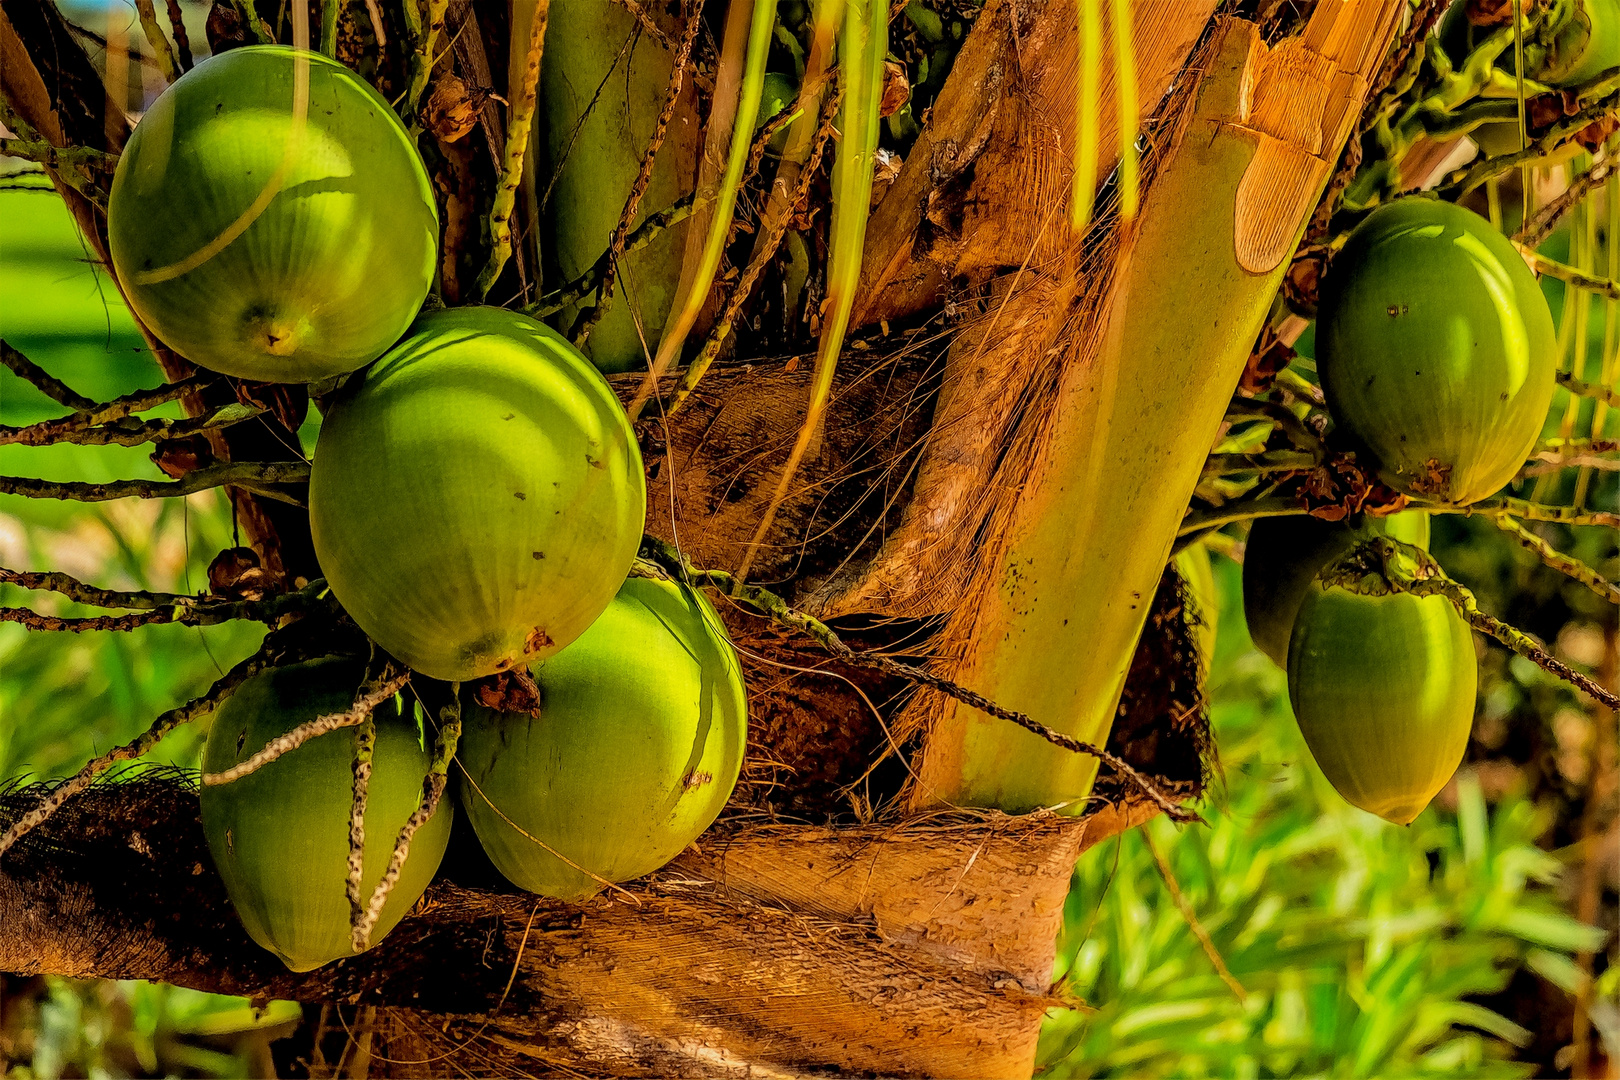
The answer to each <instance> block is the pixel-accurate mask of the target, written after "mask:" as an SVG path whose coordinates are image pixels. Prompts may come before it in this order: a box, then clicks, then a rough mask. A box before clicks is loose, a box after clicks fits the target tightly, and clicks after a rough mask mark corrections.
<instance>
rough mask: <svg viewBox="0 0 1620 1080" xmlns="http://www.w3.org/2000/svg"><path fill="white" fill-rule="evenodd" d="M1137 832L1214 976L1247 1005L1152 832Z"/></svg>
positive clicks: (1242, 993)
mask: <svg viewBox="0 0 1620 1080" xmlns="http://www.w3.org/2000/svg"><path fill="white" fill-rule="evenodd" d="M1138 831H1139V832H1140V833H1141V834H1142V839H1143V840H1144V841H1145V842H1146V843H1147V848H1148V851H1150V852H1152V853H1153V861H1154V862H1156V863H1158V864H1159V876H1160V877H1162V878H1163V879H1164V884H1165V888H1167V889H1169V890H1170V899H1172V900H1174V901H1175V903H1176V907H1177V908H1178V909H1179V910H1180V911H1181V917H1182V918H1183V919H1186V920H1187V926H1188V927H1189V928H1190V929H1191V930H1192V932H1193V936H1194V937H1196V938H1197V939H1198V944H1200V945H1202V946H1203V947H1204V955H1205V956H1207V957H1209V962H1210V963H1211V964H1214V965H1215V974H1217V975H1219V976H1220V977H1221V982H1223V983H1225V984H1226V986H1227V989H1229V990H1231V991H1232V993H1233V994H1235V995H1237V999H1238V1001H1240V1002H1243V1003H1244V1004H1247V1003H1248V1000H1249V992H1248V991H1247V990H1245V989H1243V984H1242V983H1240V982H1238V981H1237V979H1236V978H1235V977H1234V976H1233V975H1232V971H1231V969H1230V968H1228V967H1227V966H1226V961H1225V960H1223V959H1222V958H1221V954H1220V951H1219V950H1218V949H1216V948H1215V942H1214V940H1213V939H1211V938H1210V936H1209V931H1207V930H1205V929H1204V924H1203V923H1201V922H1199V921H1198V916H1197V915H1196V914H1195V913H1194V912H1193V906H1192V903H1191V902H1190V901H1189V900H1188V899H1187V897H1186V896H1184V895H1183V894H1182V892H1181V883H1180V882H1179V881H1177V880H1176V875H1175V873H1174V872H1173V871H1172V870H1171V869H1170V862H1169V860H1167V859H1166V858H1165V857H1164V853H1163V852H1162V851H1160V850H1159V845H1158V844H1157V843H1155V842H1154V840H1153V831H1152V830H1151V829H1140V830H1138Z"/></svg>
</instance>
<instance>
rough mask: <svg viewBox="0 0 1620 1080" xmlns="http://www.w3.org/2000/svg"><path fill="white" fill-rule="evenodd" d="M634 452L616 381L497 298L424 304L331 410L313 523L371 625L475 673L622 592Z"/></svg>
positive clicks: (412, 656) (633, 510)
mask: <svg viewBox="0 0 1620 1080" xmlns="http://www.w3.org/2000/svg"><path fill="white" fill-rule="evenodd" d="M646 506H647V488H646V482H645V480H644V478H643V476H642V470H641V453H640V451H639V450H638V449H637V448H636V440H635V435H634V433H633V432H632V431H631V429H630V423H629V421H628V420H627V419H626V417H625V414H624V409H623V407H622V406H620V404H619V402H618V399H617V398H615V397H614V396H613V391H612V389H611V388H610V387H609V386H608V384H607V382H606V380H604V379H603V378H602V376H601V375H600V374H599V373H598V372H597V370H596V369H595V368H594V367H592V366H591V364H590V362H589V361H588V360H586V359H585V358H584V357H583V356H581V355H580V354H579V353H578V351H576V350H575V349H574V348H573V346H571V345H569V344H568V342H567V341H566V340H565V339H564V338H563V337H562V336H561V335H559V334H557V333H556V332H555V331H553V330H551V329H550V328H549V327H546V326H543V325H541V324H540V323H537V322H535V321H534V320H532V319H528V318H525V317H523V316H522V315H518V314H516V313H514V312H510V311H503V310H501V309H499V308H451V309H448V310H444V311H436V312H432V313H430V314H427V315H424V316H423V317H422V318H421V319H420V320H418V322H417V323H416V325H415V326H414V327H412V329H411V332H410V334H409V335H408V336H407V337H406V338H405V340H403V341H401V342H400V343H399V344H398V345H397V346H396V347H395V348H393V349H392V350H390V351H389V352H388V354H387V355H385V356H384V357H383V358H382V359H380V360H378V361H377V363H376V364H374V365H372V366H371V367H370V368H369V369H367V370H366V371H365V373H364V374H363V375H361V376H359V377H357V378H356V379H354V380H353V381H351V383H350V384H349V386H347V387H345V388H344V391H343V392H342V394H341V395H340V397H339V399H338V400H337V401H335V402H334V403H333V404H332V405H331V406H330V408H329V409H328V411H327V414H326V418H325V422H324V423H323V424H322V427H321V434H320V439H319V441H318V442H317V444H316V448H315V461H314V466H313V469H312V472H311V475H310V484H309V519H310V533H311V535H312V536H313V538H314V541H315V553H316V555H317V557H318V558H319V559H320V564H321V570H322V572H323V573H325V575H326V580H327V582H328V583H329V584H330V585H331V587H332V592H333V594H334V595H336V596H337V598H338V602H339V603H341V604H342V605H343V607H344V610H346V611H347V612H348V613H349V615H350V616H351V617H352V618H353V619H354V621H355V622H356V623H358V624H359V626H360V628H361V629H362V630H364V631H365V632H366V633H367V634H369V635H370V636H371V638H372V640H374V641H376V642H377V644H379V645H381V646H382V647H383V648H384V649H386V650H388V652H390V653H392V654H393V655H394V656H397V657H399V659H401V660H402V661H404V662H405V663H406V664H408V665H410V666H411V667H412V668H414V669H415V670H417V671H420V672H422V673H423V674H424V675H430V676H432V677H433V678H435V679H443V680H444V681H446V682H465V681H468V680H471V679H476V678H479V677H481V676H484V675H491V674H494V673H495V672H497V671H505V670H507V669H509V668H511V667H513V666H515V665H517V664H520V663H524V662H526V661H533V660H540V659H544V658H545V657H547V656H550V655H551V654H552V653H555V652H556V651H557V650H558V649H560V648H562V647H563V646H564V645H567V644H568V643H569V642H570V641H573V640H574V639H575V638H576V637H578V636H579V635H580V634H582V633H584V631H585V628H586V627H588V626H590V625H591V623H592V622H593V621H594V620H595V619H596V617H597V616H598V615H600V614H601V613H602V609H603V608H605V607H606V606H607V604H608V601H610V600H612V599H613V595H614V592H615V591H616V590H617V589H618V587H619V584H620V583H621V582H623V581H624V577H625V574H626V573H628V572H629V570H630V564H631V562H632V561H633V560H634V559H635V555H636V548H637V546H638V545H639V544H640V542H641V531H642V522H643V519H644V517H645V515H646Z"/></svg>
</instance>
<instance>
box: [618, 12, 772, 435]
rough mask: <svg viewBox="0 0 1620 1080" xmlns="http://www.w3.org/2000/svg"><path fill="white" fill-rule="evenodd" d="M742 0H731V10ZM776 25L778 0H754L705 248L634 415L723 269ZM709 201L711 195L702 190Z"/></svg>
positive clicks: (666, 367) (674, 359) (667, 366)
mask: <svg viewBox="0 0 1620 1080" xmlns="http://www.w3.org/2000/svg"><path fill="white" fill-rule="evenodd" d="M742 2H743V0H732V5H733V7H732V10H733V11H734V12H736V11H740V10H741V9H740V8H738V7H737V5H738V4H741V3H742ZM775 26H776V4H775V3H774V2H773V0H752V10H751V16H750V23H749V28H748V52H747V56H746V59H745V61H744V66H743V78H742V85H741V86H740V87H739V88H738V96H737V112H736V116H735V118H734V119H733V120H732V125H731V149H730V151H729V152H728V153H727V155H726V171H725V173H724V174H722V176H721V177H720V184H719V187H718V188H717V189H716V191H715V192H714V194H713V205H712V206H711V207H710V209H709V215H710V216H709V230H708V234H707V235H706V236H705V237H704V240H703V253H702V254H701V255H700V256H699V258H698V264H697V268H696V270H695V272H694V273H693V275H692V278H691V280H690V281H689V282H687V283H686V285H685V288H684V290H683V291H684V295H683V296H682V297H681V305H680V308H679V310H678V311H676V313H675V316H674V318H673V319H671V320H670V322H669V323H668V324H666V325H665V327H664V333H663V336H662V337H661V338H660V339H659V341H658V354H657V355H656V356H655V357H654V358H653V363H652V367H651V372H650V375H649V378H648V383H647V384H646V385H644V387H643V391H642V393H641V394H639V395H637V399H636V401H635V402H633V403H632V404H631V408H630V416H631V419H634V418H635V417H636V416H637V415H638V414H639V413H640V411H641V409H642V406H643V405H644V403H645V402H646V392H647V389H649V388H650V386H651V385H653V384H655V383H656V380H657V378H658V377H659V376H660V375H662V374H663V373H664V372H666V371H668V370H669V369H670V367H671V366H672V365H674V364H675V363H677V362H678V361H679V360H680V357H681V349H682V347H684V346H685V344H686V337H687V335H688V334H690V333H691V332H692V327H693V326H694V325H695V324H696V323H697V320H698V315H699V314H700V313H701V312H702V311H703V305H704V304H705V303H706V302H707V301H708V299H709V289H710V287H711V286H712V285H713V284H714V275H715V273H716V272H717V271H718V270H719V269H720V257H721V256H722V255H723V254H724V252H725V246H726V237H727V236H728V235H730V232H731V216H732V213H733V211H734V210H735V209H736V205H737V189H738V188H739V187H741V186H742V174H743V168H744V166H746V165H747V164H748V148H749V146H750V145H752V143H753V137H754V121H755V119H757V118H758V116H759V97H760V92H761V89H762V88H763V86H764V84H765V61H766V60H767V59H769V57H770V51H771V31H772V30H773V29H774V28H775ZM703 197H704V199H705V201H707V200H708V199H709V197H710V196H709V195H708V193H706V192H705V193H704V194H703Z"/></svg>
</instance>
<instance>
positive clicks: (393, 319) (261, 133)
mask: <svg viewBox="0 0 1620 1080" xmlns="http://www.w3.org/2000/svg"><path fill="white" fill-rule="evenodd" d="M295 57H302V58H303V59H306V60H307V61H308V63H309V112H308V118H307V121H306V123H305V126H304V129H303V140H302V143H301V146H300V149H299V150H298V151H297V152H296V153H295V154H293V155H292V156H291V157H290V158H288V156H287V154H286V145H287V140H288V136H289V134H290V133H291V131H292V130H293V128H294V125H295V119H294V117H293V111H292V99H293V69H294V63H295ZM284 161H286V162H287V164H288V166H289V168H288V171H287V172H286V173H285V175H284V177H283V180H282V183H281V186H280V189H279V191H278V192H277V193H276V194H275V196H274V197H273V198H272V199H271V200H270V202H269V204H268V205H267V206H266V207H265V208H264V210H263V212H262V213H260V214H259V215H258V216H257V217H256V218H253V219H252V224H250V225H248V226H247V229H246V231H245V232H242V233H241V235H240V236H238V237H236V238H235V239H234V240H231V241H230V242H229V243H227V244H226V245H225V246H224V247H223V248H221V249H220V250H219V251H218V252H217V253H216V254H214V255H212V256H211V257H209V258H207V259H206V260H204V261H203V262H201V263H200V264H198V265H196V266H195V268H193V269H189V270H186V271H185V272H184V273H180V274H179V275H178V276H174V277H170V278H169V279H168V280H148V278H149V277H150V276H151V275H152V274H154V273H161V272H162V271H163V270H164V269H165V268H175V269H178V268H180V267H181V264H183V263H184V262H185V261H186V260H188V259H191V258H192V257H194V256H195V255H197V254H198V253H200V252H202V251H204V249H206V248H207V247H208V246H209V245H210V244H212V243H214V242H216V241H217V239H218V238H219V237H221V236H222V235H223V234H225V233H226V231H227V230H228V229H229V228H230V227H231V226H232V224H233V223H235V222H237V221H238V219H240V218H241V217H242V216H243V214H244V212H246V211H248V209H249V208H250V207H251V206H253V204H254V202H255V200H256V199H258V198H259V196H260V195H261V193H262V192H264V191H265V190H266V187H267V184H268V183H269V182H270V181H271V179H272V178H273V177H274V176H275V175H276V174H277V172H278V171H279V170H281V168H282V166H283V162H284ZM107 233H108V238H109V241H110V245H111V249H112V261H113V267H114V268H115V269H116V270H117V272H118V279H119V281H120V283H121V284H122V285H123V287H124V292H125V295H126V296H128V298H129V302H130V306H131V307H133V308H134V309H135V311H136V313H137V314H138V315H140V317H141V319H142V320H143V321H144V322H145V323H146V324H147V325H148V326H150V327H151V328H152V330H153V331H154V332H155V333H156V334H157V336H158V337H159V338H161V339H162V340H163V342H164V343H165V344H166V345H168V346H169V347H170V348H172V349H174V350H175V351H176V352H179V353H180V354H181V355H182V356H184V357H186V358H187V359H188V360H191V361H193V362H194V363H197V364H200V365H202V366H203V367H206V368H211V369H212V370H214V371H220V372H224V373H225V374H227V375H235V376H237V377H239V378H244V379H256V380H261V381H267V382H307V381H312V380H315V379H321V378H325V377H327V376H330V375H339V374H342V373H343V372H346V371H353V370H354V369H356V368H358V367H361V366H362V365H365V364H368V363H370V362H371V361H372V360H375V359H376V358H377V357H378V356H380V355H381V354H382V352H383V350H385V349H387V348H388V347H389V346H390V345H392V344H393V343H394V342H395V341H397V340H399V336H400V335H401V334H402V333H404V332H405V328H406V327H408V326H409V325H410V323H411V320H412V319H413V318H415V316H416V313H417V310H418V309H419V308H420V307H421V306H422V298H423V297H424V296H426V295H427V291H428V287H429V286H430V285H431V284H432V282H433V270H434V262H435V251H436V245H437V237H438V214H437V211H436V210H435V206H434V199H433V191H432V187H431V185H430V184H429V182H428V176H427V171H426V170H425V169H424V168H423V166H422V161H421V158H419V157H418V156H417V153H416V149H415V147H414V146H413V145H412V144H411V139H410V136H409V135H407V134H406V132H405V129H404V127H403V126H401V124H400V122H399V119H398V118H397V117H396V116H395V115H394V111H393V110H392V109H391V108H389V106H388V103H387V102H386V101H384V100H383V99H382V98H381V97H380V96H378V94H377V92H376V91H375V90H373V89H372V88H371V87H370V86H369V85H367V83H366V81H365V80H364V79H362V78H360V76H358V75H356V74H355V73H354V72H352V71H350V70H349V69H348V68H346V67H344V66H343V65H341V64H339V63H337V62H336V61H334V60H329V59H327V58H325V57H323V56H319V55H317V54H314V53H298V52H296V51H295V50H293V49H289V48H285V47H282V46H274V45H262V46H261V45H255V46H250V47H247V48H241V49H233V50H231V51H230V52H227V53H223V54H221V55H220V56H217V57H213V58H211V59H208V60H204V61H203V62H202V63H200V64H198V65H197V67H196V68H194V69H193V70H192V71H190V72H187V73H186V74H185V75H184V76H182V77H181V78H180V79H179V80H178V81H177V82H176V83H175V84H174V85H173V86H171V87H169V88H168V89H167V90H165V91H164V92H163V94H162V96H161V97H159V98H158V100H157V102H156V103H155V104H153V106H152V108H151V109H150V110H148V111H147V113H146V115H145V116H143V117H142V118H141V122H140V123H139V124H138V125H137V126H136V128H135V132H134V134H133V135H132V136H131V137H130V140H129V145H128V146H127V147H125V149H124V152H123V155H122V156H121V157H120V158H119V160H118V170H117V172H116V173H115V174H114V176H113V185H112V194H111V197H110V198H109V200H108V204H107Z"/></svg>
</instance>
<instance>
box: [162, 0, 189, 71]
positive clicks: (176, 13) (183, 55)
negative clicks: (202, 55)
mask: <svg viewBox="0 0 1620 1080" xmlns="http://www.w3.org/2000/svg"><path fill="white" fill-rule="evenodd" d="M166 6H167V7H168V9H169V28H170V30H171V31H172V32H173V34H174V51H175V53H176V59H177V60H178V62H179V65H180V70H181V71H182V72H187V71H190V70H191V68H192V64H193V63H194V61H193V60H192V58H191V38H190V37H189V36H187V34H186V20H185V16H184V14H183V13H182V12H181V11H180V0H166Z"/></svg>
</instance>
